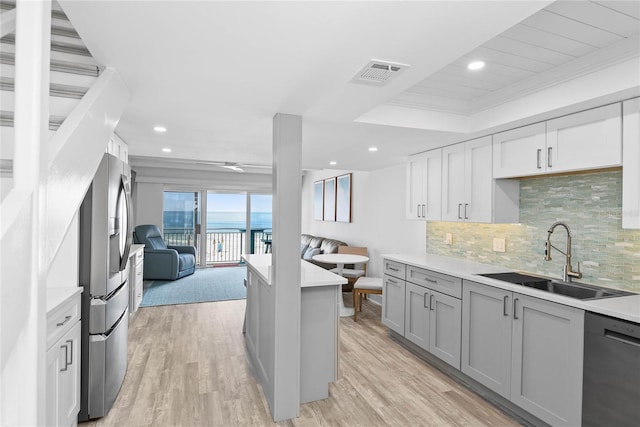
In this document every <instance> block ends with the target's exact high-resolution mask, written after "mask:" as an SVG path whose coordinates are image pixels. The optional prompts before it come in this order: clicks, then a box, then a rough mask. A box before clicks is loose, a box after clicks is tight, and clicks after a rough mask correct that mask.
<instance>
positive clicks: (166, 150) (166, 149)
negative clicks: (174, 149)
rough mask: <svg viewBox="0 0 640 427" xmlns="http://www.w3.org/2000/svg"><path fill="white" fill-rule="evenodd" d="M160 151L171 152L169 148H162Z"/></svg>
mask: <svg viewBox="0 0 640 427" xmlns="http://www.w3.org/2000/svg"><path fill="white" fill-rule="evenodd" d="M162 151H163V152H165V153H170V152H171V148H163V149H162Z"/></svg>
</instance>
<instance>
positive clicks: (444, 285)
mask: <svg viewBox="0 0 640 427" xmlns="http://www.w3.org/2000/svg"><path fill="white" fill-rule="evenodd" d="M407 282H412V283H415V284H416V285H420V286H426V287H427V288H430V289H433V290H434V291H439V292H442V293H443V294H447V295H451V296H452V297H455V298H458V299H460V298H462V279H460V278H459V277H453V276H448V275H446V274H441V273H436V272H434V271H430V270H425V269H423V268H418V267H412V266H408V267H407Z"/></svg>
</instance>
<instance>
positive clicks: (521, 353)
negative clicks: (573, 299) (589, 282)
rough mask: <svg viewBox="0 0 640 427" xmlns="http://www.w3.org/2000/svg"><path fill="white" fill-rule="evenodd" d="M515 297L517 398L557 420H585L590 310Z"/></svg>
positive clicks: (533, 410)
mask: <svg viewBox="0 0 640 427" xmlns="http://www.w3.org/2000/svg"><path fill="white" fill-rule="evenodd" d="M513 298H514V299H513V309H514V313H513V341H512V350H511V355H512V360H511V362H512V365H511V401H512V402H513V403H515V404H516V405H518V406H520V407H521V408H523V409H524V410H526V411H528V412H530V413H531V414H533V415H535V416H537V417H538V418H540V419H541V420H543V421H546V422H547V423H549V424H552V425H554V426H577V425H580V423H581V418H582V360H583V359H582V358H583V341H584V339H583V335H584V311H582V310H579V309H577V308H573V307H568V306H565V305H561V304H556V303H552V302H549V301H545V300H541V299H537V298H532V297H528V296H525V295H520V294H516V293H514V294H513Z"/></svg>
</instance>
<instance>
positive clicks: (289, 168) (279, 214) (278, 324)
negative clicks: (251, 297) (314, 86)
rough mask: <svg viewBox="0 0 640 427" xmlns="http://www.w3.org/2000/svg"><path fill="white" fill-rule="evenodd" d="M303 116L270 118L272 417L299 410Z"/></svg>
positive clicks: (287, 415)
mask: <svg viewBox="0 0 640 427" xmlns="http://www.w3.org/2000/svg"><path fill="white" fill-rule="evenodd" d="M301 192H302V117H300V116H294V115H289V114H280V113H278V114H276V115H275V116H274V118H273V238H272V240H273V244H272V254H273V255H272V271H273V275H272V283H273V292H272V294H271V295H272V303H273V308H274V310H273V312H274V332H275V333H274V340H275V342H274V358H273V363H274V366H273V395H272V396H273V403H272V404H271V415H272V416H273V419H274V421H281V420H286V419H289V418H295V417H297V416H298V415H299V413H300V230H301V206H302V193H301Z"/></svg>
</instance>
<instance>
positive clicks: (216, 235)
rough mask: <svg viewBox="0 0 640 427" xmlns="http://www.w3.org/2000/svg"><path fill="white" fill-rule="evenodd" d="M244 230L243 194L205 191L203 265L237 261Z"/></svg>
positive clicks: (240, 253)
mask: <svg viewBox="0 0 640 427" xmlns="http://www.w3.org/2000/svg"><path fill="white" fill-rule="evenodd" d="M246 230H247V195H246V194H245V193H240V194H237V193H236V194H228V193H214V192H211V191H209V192H207V237H206V240H205V242H206V245H205V246H206V250H207V263H208V264H209V263H217V264H220V263H223V264H224V263H232V264H237V263H239V262H240V261H241V259H240V256H241V255H242V254H243V253H245V252H247V251H245V241H244V240H245V233H246Z"/></svg>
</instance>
